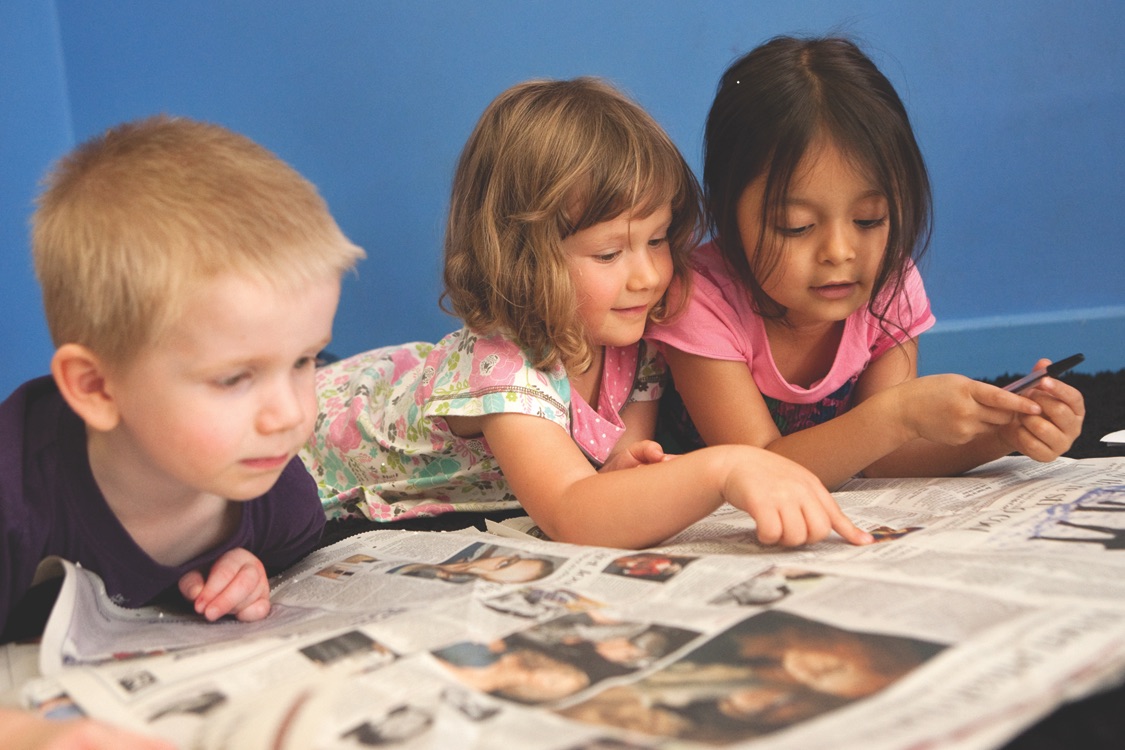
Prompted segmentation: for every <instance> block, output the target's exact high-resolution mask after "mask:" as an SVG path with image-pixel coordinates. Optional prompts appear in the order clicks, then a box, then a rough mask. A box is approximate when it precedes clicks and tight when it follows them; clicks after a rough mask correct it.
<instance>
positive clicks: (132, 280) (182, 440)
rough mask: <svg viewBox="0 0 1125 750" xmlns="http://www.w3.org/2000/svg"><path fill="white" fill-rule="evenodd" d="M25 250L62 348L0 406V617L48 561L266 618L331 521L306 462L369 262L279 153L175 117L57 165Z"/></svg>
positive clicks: (127, 598) (130, 599)
mask: <svg viewBox="0 0 1125 750" xmlns="http://www.w3.org/2000/svg"><path fill="white" fill-rule="evenodd" d="M32 252H33V255H34V260H35V268H36V273H37V276H38V278H39V281H40V284H41V285H42V289H43V302H44V308H45V310H46V314H47V322H48V326H49V328H50V331H51V336H52V338H53V340H54V342H55V345H56V352H55V355H54V357H53V359H52V361H51V375H52V377H50V378H48V377H44V378H39V379H37V380H33V381H30V382H29V383H26V384H24V385H23V386H21V387H20V388H19V389H17V390H16V391H15V392H14V393H13V394H12V395H11V396H10V397H9V398H8V400H7V401H5V402H4V403H3V404H2V405H0V452H2V453H3V459H0V461H2V463H0V531H2V532H3V534H4V536H5V540H6V541H5V544H4V547H3V550H2V551H0V556H2V558H0V571H2V572H0V623H4V622H6V621H7V620H8V618H9V616H10V615H11V613H12V612H13V610H14V608H16V606H17V605H18V603H19V601H20V599H21V597H22V596H23V595H24V593H25V592H26V591H27V588H28V586H29V584H30V582H31V577H32V573H33V571H34V569H35V566H36V564H37V563H38V562H39V561H40V560H41V559H42V558H43V557H46V556H48V555H60V556H62V557H65V558H67V559H71V560H75V561H77V562H79V563H81V564H82V565H83V566H84V567H86V568H87V569H90V570H93V571H94V572H96V573H98V574H99V575H101V576H102V578H103V579H104V580H105V582H106V586H107V590H108V592H109V593H110V595H111V596H113V597H114V598H116V599H117V600H118V601H120V602H121V603H123V604H125V605H128V606H138V605H142V604H144V603H146V602H148V601H150V600H151V599H153V598H154V597H156V596H157V595H159V594H161V593H162V592H163V591H165V590H166V589H168V588H169V587H171V586H175V585H178V587H179V590H180V591H181V593H182V594H183V595H184V596H185V597H186V598H187V599H188V600H190V601H191V602H192V603H193V605H194V608H195V610H196V611H197V612H199V613H200V614H202V615H204V616H205V617H206V618H207V619H210V620H214V619H216V618H218V617H222V616H224V615H228V614H229V615H234V616H236V617H238V618H239V619H241V620H255V619H259V618H262V617H264V616H265V615H266V614H267V613H268V611H269V585H268V582H267V579H266V570H267V569H270V570H276V569H280V568H281V567H284V566H287V565H289V564H291V563H293V562H294V561H295V560H297V559H298V558H300V557H301V556H303V555H304V554H306V553H307V552H309V551H310V550H311V549H312V548H313V547H314V546H315V544H316V543H317V541H318V539H319V537H320V533H321V531H322V529H323V524H324V514H323V512H322V511H321V506H320V502H319V500H318V499H317V493H316V487H315V485H314V484H313V482H312V480H311V479H310V478H309V477H308V476H307V474H306V473H305V472H304V470H303V468H302V466H301V463H300V461H298V460H295V456H296V453H297V450H298V449H299V448H300V447H301V445H302V444H303V443H304V442H305V439H306V438H307V437H308V435H309V434H310V432H311V430H312V426H313V420H314V419H315V417H316V413H317V408H316V395H315V391H314V386H313V368H314V366H315V362H316V357H317V354H318V353H319V352H320V351H321V350H322V349H323V348H324V346H325V345H326V344H327V343H328V340H329V337H330V335H331V329H332V319H333V316H334V314H335V310H336V304H337V301H338V298H339V291H340V278H341V275H342V274H343V273H344V272H345V271H346V270H348V269H349V268H351V267H352V265H353V264H354V263H355V262H356V260H357V259H359V258H360V257H362V255H363V252H362V250H360V249H359V248H357V247H356V246H355V245H353V244H352V243H351V242H349V241H348V239H347V238H346V237H345V236H344V235H343V233H342V232H341V231H340V229H339V228H338V226H337V225H336V223H335V221H334V220H333V219H332V217H331V215H330V214H329V212H328V209H327V207H326V205H325V203H324V201H323V200H322V199H321V198H320V196H319V195H318V194H317V192H316V189H315V188H314V187H313V186H312V185H311V184H310V183H308V182H307V181H306V180H305V179H303V178H302V177H301V176H300V175H298V174H297V173H296V172H295V171H293V169H292V168H290V167H289V166H288V165H286V164H285V163H284V162H282V161H281V160H280V159H278V158H277V157H276V156H275V155H273V154H272V153H270V152H269V151H267V150H266V149H264V148H262V147H260V146H258V145H256V144H255V143H253V142H252V141H250V140H249V139H247V138H245V137H243V136H240V135H237V134H235V133H232V132H230V131H229V130H226V129H224V128H222V127H219V126H216V125H210V124H205V123H200V122H194V121H191V120H187V119H182V118H171V117H163V116H161V117H154V118H150V119H146V120H142V121H138V122H133V123H127V124H124V125H121V126H118V127H115V128H112V129H111V130H109V131H107V132H106V133H104V134H103V135H101V136H99V137H97V138H94V139H92V140H91V141H89V142H87V143H85V144H83V145H81V146H79V147H78V148H77V149H75V150H74V151H73V152H72V153H71V154H69V155H68V156H66V157H65V158H63V159H62V160H61V161H60V162H59V163H58V164H57V165H56V167H55V168H54V170H53V171H52V172H51V173H50V174H49V175H48V178H47V180H46V184H45V189H44V191H43V193H42V194H41V195H40V198H39V201H38V207H37V210H36V212H35V215H34V217H33V221H32ZM246 501H253V502H246Z"/></svg>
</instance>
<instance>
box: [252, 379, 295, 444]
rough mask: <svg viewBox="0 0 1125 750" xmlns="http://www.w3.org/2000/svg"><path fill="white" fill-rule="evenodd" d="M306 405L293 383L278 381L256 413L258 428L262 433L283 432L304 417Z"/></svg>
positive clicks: (290, 428)
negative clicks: (257, 413)
mask: <svg viewBox="0 0 1125 750" xmlns="http://www.w3.org/2000/svg"><path fill="white" fill-rule="evenodd" d="M306 411H307V405H306V404H305V399H304V397H303V393H301V392H300V391H299V390H298V388H297V387H296V384H295V383H291V382H286V383H279V384H278V385H277V387H275V388H273V389H272V392H271V393H270V394H269V397H268V398H267V400H266V402H265V403H264V404H263V405H262V409H261V411H260V412H259V415H258V429H259V430H260V431H261V432H263V433H273V432H284V431H286V430H292V429H293V428H295V427H297V426H299V425H300V424H301V423H302V422H303V421H304V419H305V415H306Z"/></svg>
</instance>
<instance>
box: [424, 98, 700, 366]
mask: <svg viewBox="0 0 1125 750" xmlns="http://www.w3.org/2000/svg"><path fill="white" fill-rule="evenodd" d="M669 204H670V205H671V207H672V223H671V226H670V227H669V230H668V240H669V245H670V247H671V253H672V264H673V274H674V278H675V279H678V280H679V282H680V283H678V284H677V283H673V284H672V285H671V286H670V287H669V288H670V289H677V292H676V293H675V299H668V297H667V294H666V296H665V299H663V300H662V301H661V303H660V304H659V305H658V306H657V307H656V308H654V310H653V312H652V314H651V316H650V317H651V319H652V320H654V321H661V320H665V319H667V318H668V317H670V316H671V315H673V314H674V313H676V312H678V311H679V309H680V308H681V307H682V305H683V302H684V301H685V300H686V299H687V294H688V293H689V287H688V277H689V274H688V255H689V253H690V252H691V250H692V249H693V247H694V246H695V244H696V243H697V242H698V239H699V232H700V227H701V222H702V213H701V201H700V189H699V186H698V183H697V182H696V179H695V176H694V174H693V173H692V171H691V168H690V167H688V165H687V163H686V162H685V161H684V159H683V156H682V155H681V154H680V152H679V151H678V150H677V148H676V146H675V144H673V143H672V140H671V139H670V138H669V137H668V135H667V134H666V133H665V132H664V130H663V129H662V128H661V127H660V126H659V125H658V124H657V123H656V121H655V120H653V119H652V117H651V116H649V115H648V114H647V113H646V112H645V111H644V110H643V109H642V108H641V107H640V106H639V105H638V104H636V103H635V102H633V101H632V100H630V99H629V98H628V97H626V96H625V95H624V94H622V93H621V92H620V91H618V90H617V89H615V88H614V87H612V86H611V85H610V84H608V83H606V82H604V81H601V80H598V79H595V78H576V79H573V80H558V81H556V80H537V81H528V82H525V83H521V84H517V85H516V86H513V87H511V88H509V89H508V90H506V91H505V92H503V93H502V94H500V96H498V97H497V98H496V99H495V100H493V102H492V103H491V104H489V106H488V108H487V109H485V111H484V113H483V115H482V116H481V118H480V120H479V121H478V123H477V125H476V128H475V129H474V130H473V133H472V135H470V136H469V140H468V142H467V143H466V144H465V148H464V150H463V151H462V152H461V158H460V160H459V162H458V164H457V170H456V173H455V176H454V179H453V189H452V197H451V199H450V208H449V220H448V225H447V229H446V235H445V291H444V292H443V294H442V306H443V308H445V309H447V310H449V311H451V312H452V313H454V314H455V315H457V316H459V317H460V318H461V319H462V320H463V321H464V322H465V324H466V325H467V326H468V327H469V328H470V329H472V330H474V331H476V332H478V333H483V334H491V333H496V332H503V333H506V334H508V335H510V336H512V337H513V339H514V340H515V341H516V342H518V343H519V344H520V346H521V347H522V348H523V349H524V351H525V352H526V353H527V354H528V355H529V357H530V359H531V360H532V362H534V363H535V365H536V367H540V368H545V367H551V366H554V365H556V364H560V363H561V364H563V365H565V366H566V367H568V368H577V369H578V370H583V369H585V368H586V367H588V366H589V363H590V361H591V360H592V357H593V353H592V351H591V348H590V345H589V342H588V339H587V336H586V332H585V331H584V330H583V327H582V324H581V321H580V319H579V317H578V314H577V302H576V292H575V290H574V287H573V285H572V284H571V281H570V275H569V272H568V270H567V264H566V259H565V256H564V254H563V251H562V241H563V240H564V239H566V238H567V237H569V236H570V235H571V234H573V233H575V232H578V231H580V230H582V229H586V228H588V227H591V226H594V225H595V224H598V223H601V222H604V221H609V220H612V219H614V218H616V217H618V216H620V215H622V214H625V213H628V212H632V213H633V214H634V215H636V216H638V217H646V216H649V215H650V214H651V213H652V212H653V211H656V210H657V209H659V208H661V207H662V206H665V205H669Z"/></svg>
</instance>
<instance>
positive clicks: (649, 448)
mask: <svg viewBox="0 0 1125 750" xmlns="http://www.w3.org/2000/svg"><path fill="white" fill-rule="evenodd" d="M673 458H675V456H673V455H670V454H667V453H665V452H664V449H663V448H661V447H660V443H658V442H656V441H655V440H638V441H637V442H635V443H632V444H630V445H629V447H628V448H626V449H625V450H622V451H617V452H615V453H613V454H612V455H611V456H610V457H609V460H608V461H606V462H605V463H604V464H602V468H601V469H599V471H619V470H621V469H633V468H636V467H637V466H644V465H645V464H658V463H660V462H662V461H670V460H672V459H673Z"/></svg>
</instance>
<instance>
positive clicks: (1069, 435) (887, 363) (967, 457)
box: [856, 340, 1086, 476]
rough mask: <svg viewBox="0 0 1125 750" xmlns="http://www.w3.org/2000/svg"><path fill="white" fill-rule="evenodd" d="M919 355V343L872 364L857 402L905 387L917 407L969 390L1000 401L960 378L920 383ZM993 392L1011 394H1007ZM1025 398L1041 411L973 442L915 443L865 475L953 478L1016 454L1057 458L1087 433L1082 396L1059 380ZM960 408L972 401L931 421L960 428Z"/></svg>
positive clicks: (1014, 418) (1020, 415) (1012, 419)
mask: <svg viewBox="0 0 1125 750" xmlns="http://www.w3.org/2000/svg"><path fill="white" fill-rule="evenodd" d="M917 354H918V344H917V341H916V340H911V341H909V342H907V343H906V344H904V345H903V346H902V347H898V348H895V349H891V350H890V351H888V352H887V353H886V354H884V355H883V356H882V357H880V358H879V359H878V360H876V361H875V362H873V363H872V365H871V366H870V367H869V368H868V370H867V372H865V373H864V376H863V377H861V378H860V382H859V384H858V388H857V393H856V397H857V399H858V400H860V401H866V400H867V399H868V398H869V397H871V396H877V394H879V393H880V391H883V390H887V389H890V388H896V387H897V386H898V385H899V384H900V383H901V387H898V390H897V392H895V395H898V396H900V397H902V398H906V399H909V400H911V401H913V402H915V403H917V404H927V403H931V404H933V403H936V404H939V405H940V404H942V403H944V399H943V394H941V393H940V389H942V388H950V389H954V390H956V389H965V390H967V391H968V392H969V393H970V394H981V395H974V396H973V397H974V398H986V397H990V396H993V395H995V394H994V392H993V391H992V390H983V391H982V389H981V386H984V387H985V388H986V389H993V388H994V387H993V386H988V385H986V384H983V383H977V382H976V381H973V380H968V379H967V378H962V377H960V376H956V375H939V376H929V377H925V378H918V377H917ZM1047 364H1050V363H1049V362H1047V361H1046V360H1041V361H1040V362H1039V363H1037V364H1036V367H1037V368H1038V367H1044V366H1046V365H1047ZM869 374H870V375H871V376H872V377H871V378H868V375H869ZM994 390H999V391H1001V392H1002V393H1007V392H1006V391H1003V390H1002V389H994ZM1024 395H1025V396H1027V397H1028V399H1030V400H1031V401H1033V402H1034V403H1035V404H1037V405H1038V407H1039V409H1038V411H1035V410H1028V409H1022V410H1020V411H1018V412H1015V413H1011V414H1009V418H1008V419H1006V420H1004V421H1003V422H1000V423H998V427H997V428H995V429H989V430H986V431H984V432H982V433H980V434H977V435H975V436H971V437H970V436H967V435H965V436H959V435H957V434H951V435H950V436H949V437H948V438H947V440H948V442H944V441H942V442H944V444H942V443H941V442H934V441H933V440H926V439H916V440H912V441H910V442H908V443H905V444H903V445H902V446H901V447H899V448H898V449H896V450H895V451H894V452H892V453H890V454H888V455H887V456H886V457H884V458H882V459H880V460H878V461H876V462H875V463H873V464H872V465H871V466H869V467H867V469H866V470H865V473H866V474H867V475H868V476H950V475H955V474H960V473H962V472H964V471H968V470H969V469H972V468H974V467H977V466H980V465H981V464H983V463H987V462H988V461H992V460H994V459H997V458H1000V457H1001V456H1006V455H1008V454H1009V453H1012V452H1013V451H1018V452H1020V453H1022V454H1024V455H1025V456H1028V457H1030V458H1033V459H1035V460H1036V461H1052V460H1054V459H1056V458H1058V457H1059V456H1061V455H1062V454H1063V453H1064V452H1066V451H1067V450H1068V449H1069V448H1070V446H1071V445H1072V444H1073V443H1074V440H1075V439H1076V438H1077V437H1078V434H1079V432H1080V431H1081V429H1082V420H1083V417H1084V416H1085V413H1086V407H1085V402H1084V400H1083V398H1082V394H1081V393H1080V392H1079V391H1078V390H1077V389H1075V388H1073V387H1071V386H1069V385H1067V384H1065V383H1063V382H1061V381H1059V380H1055V379H1050V378H1048V379H1045V380H1043V381H1042V382H1041V383H1040V384H1039V385H1037V386H1036V387H1035V388H1034V389H1032V390H1031V391H1030V392H1027V393H1026V394H1024ZM1006 400H1008V401H1010V399H1006ZM960 402H965V403H968V400H967V399H960V401H959V402H954V403H953V404H952V405H951V407H952V409H953V410H954V411H953V413H950V414H943V413H942V412H941V411H940V410H939V411H936V412H935V413H934V414H933V415H932V416H933V418H934V420H935V421H946V422H950V423H956V422H957V421H958V420H959V419H960V418H961V417H962V414H960V413H958V412H957V411H956V409H957V408H958V403H960ZM933 408H935V409H938V408H939V407H938V406H934V407H933Z"/></svg>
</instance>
